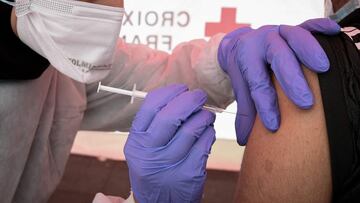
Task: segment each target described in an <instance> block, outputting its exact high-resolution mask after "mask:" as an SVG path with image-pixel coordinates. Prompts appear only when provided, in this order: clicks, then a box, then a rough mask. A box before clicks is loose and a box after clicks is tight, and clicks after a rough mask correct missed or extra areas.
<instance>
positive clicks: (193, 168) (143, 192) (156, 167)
mask: <svg viewBox="0 0 360 203" xmlns="http://www.w3.org/2000/svg"><path fill="white" fill-rule="evenodd" d="M206 99H207V97H206V94H205V93H204V92H203V91H201V90H194V91H188V89H187V87H186V86H185V85H171V86H169V87H165V88H161V89H157V90H155V91H152V92H150V93H149V94H148V95H147V97H146V98H145V100H144V103H143V105H142V106H141V108H140V110H139V112H138V113H137V115H136V117H135V119H134V121H133V124H132V127H131V131H130V135H129V138H128V140H127V142H126V144H125V149H124V152H125V157H126V160H127V164H128V166H129V175H130V183H131V187H132V190H133V192H134V196H135V199H136V200H137V201H138V202H140V203H157V202H200V200H201V197H202V193H203V187H204V182H205V178H206V171H205V170H206V162H207V158H208V154H209V153H210V149H211V146H212V144H213V142H214V141H215V130H214V128H213V123H214V121H215V114H213V113H211V112H209V111H206V110H203V109H202V106H203V105H204V103H205V101H206Z"/></svg>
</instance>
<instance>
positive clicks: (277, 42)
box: [218, 18, 340, 145]
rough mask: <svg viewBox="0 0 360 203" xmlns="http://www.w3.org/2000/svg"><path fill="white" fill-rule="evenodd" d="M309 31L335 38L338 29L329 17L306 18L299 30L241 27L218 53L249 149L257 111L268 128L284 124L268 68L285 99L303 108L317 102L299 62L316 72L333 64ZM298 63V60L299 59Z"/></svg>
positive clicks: (237, 123) (240, 136) (241, 135)
mask: <svg viewBox="0 0 360 203" xmlns="http://www.w3.org/2000/svg"><path fill="white" fill-rule="evenodd" d="M310 32H320V33H323V34H326V35H334V34H337V33H339V32H340V27H339V25H338V24H336V23H335V22H334V21H331V20H330V19H325V18H321V19H313V20H308V21H306V22H304V23H302V24H300V25H298V26H286V25H280V26H263V27H261V28H259V29H255V30H254V29H251V28H240V29H237V30H235V31H233V32H231V33H229V34H227V35H226V36H225V37H224V39H223V40H222V42H221V43H220V46H219V49H218V61H219V64H220V66H221V67H222V69H223V70H224V71H225V72H226V73H227V74H228V75H229V77H230V80H231V83H232V86H233V90H234V93H235V98H236V102H237V116H236V121H235V128H236V135H237V142H238V143H239V144H240V145H245V144H246V143H247V140H248V136H249V133H250V131H251V129H252V126H253V124H254V121H255V116H256V112H257V113H258V114H259V116H260V118H261V120H262V122H263V124H264V125H265V127H266V128H267V129H269V130H271V131H276V130H277V129H278V128H279V125H280V113H279V108H278V102H277V96H276V92H275V89H274V87H273V85H272V82H271V77H270V74H269V69H268V66H269V65H270V68H271V70H272V71H273V73H274V74H275V77H276V79H277V81H278V82H279V83H280V86H281V87H282V89H283V90H284V92H285V94H286V95H287V97H289V98H290V100H291V101H292V102H293V103H294V104H296V105H297V106H298V107H300V108H302V109H308V108H310V107H311V106H312V105H313V103H314V101H313V100H314V98H313V94H312V92H311V90H310V88H309V86H308V84H307V82H306V80H305V78H304V75H303V72H302V69H301V66H300V63H299V61H300V62H301V63H302V64H304V65H305V66H307V67H308V68H310V69H311V70H313V71H315V72H325V71H327V70H328V69H329V66H330V65H329V60H328V58H327V56H326V54H325V52H324V51H323V49H322V48H321V46H320V45H319V43H318V42H317V41H316V39H315V38H314V37H313V36H312V35H311V33H310ZM298 60H299V61H298Z"/></svg>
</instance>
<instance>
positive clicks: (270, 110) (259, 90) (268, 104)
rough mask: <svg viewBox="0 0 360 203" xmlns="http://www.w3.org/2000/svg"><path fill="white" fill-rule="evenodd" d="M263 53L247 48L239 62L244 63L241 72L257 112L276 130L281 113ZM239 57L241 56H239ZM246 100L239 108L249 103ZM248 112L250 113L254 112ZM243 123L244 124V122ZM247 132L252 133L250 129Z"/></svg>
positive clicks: (265, 123) (266, 124) (263, 120)
mask: <svg viewBox="0 0 360 203" xmlns="http://www.w3.org/2000/svg"><path fill="white" fill-rule="evenodd" d="M258 49H263V47H259V48H258ZM263 55H264V54H263V53H262V50H261V51H260V50H256V49H249V50H246V52H244V53H242V54H241V56H242V57H243V58H244V60H243V61H242V62H239V64H242V65H241V67H240V68H241V72H242V74H243V75H244V78H245V81H247V84H248V87H249V90H250V94H251V98H252V99H253V101H254V104H255V108H256V111H257V113H258V114H259V116H260V118H261V120H262V122H263V123H264V125H265V127H266V128H267V129H269V130H271V131H275V130H277V129H278V128H279V125H280V113H279V109H278V103H277V96H276V92H275V89H274V87H273V85H272V83H271V79H270V76H269V72H268V68H267V64H266V61H265V59H264V58H261V56H263ZM256 56H258V57H256ZM238 58H241V57H240V56H239V57H238ZM250 58H252V60H249V59H250ZM242 91H245V90H242ZM237 98H241V95H239V96H238V97H237ZM245 102H246V103H245V104H238V108H244V107H241V105H246V104H247V103H249V101H245ZM245 111H247V110H245ZM247 113H248V114H250V113H252V112H247ZM252 116H254V117H252ZM237 119H244V117H243V116H241V117H239V118H237ZM251 119H253V120H254V119H255V115H251ZM253 120H251V121H247V122H248V123H246V125H249V124H253V122H254V121H253ZM239 122H240V121H239ZM242 125H243V126H244V124H242ZM247 130H250V129H247ZM247 133H250V131H248V132H247ZM244 141H245V140H243V141H242V143H243V142H244ZM246 141H247V140H246Z"/></svg>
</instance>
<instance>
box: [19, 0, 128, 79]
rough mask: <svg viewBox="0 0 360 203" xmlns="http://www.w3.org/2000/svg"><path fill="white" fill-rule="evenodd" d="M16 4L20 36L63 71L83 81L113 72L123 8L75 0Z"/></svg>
mask: <svg viewBox="0 0 360 203" xmlns="http://www.w3.org/2000/svg"><path fill="white" fill-rule="evenodd" d="M15 8H16V15H17V17H18V20H17V31H18V34H19V37H20V39H21V40H22V41H23V42H24V43H25V44H27V45H28V46H29V47H31V48H32V49H33V50H35V51H36V52H37V53H39V54H40V55H42V56H44V57H45V58H47V59H48V60H49V61H50V63H51V64H52V65H53V66H54V67H55V68H56V69H58V70H59V71H60V72H62V73H63V74H65V75H67V76H69V77H71V78H73V79H75V80H77V81H79V82H82V83H91V82H94V81H98V80H100V79H102V78H104V77H105V76H106V75H107V74H108V73H109V71H110V69H111V67H112V64H113V56H114V51H115V45H116V41H117V38H118V36H119V33H120V28H121V23H122V17H123V15H124V10H123V8H117V7H110V6H103V5H98V4H91V3H86V2H81V1H74V0H31V1H30V0H18V1H16V5H15Z"/></svg>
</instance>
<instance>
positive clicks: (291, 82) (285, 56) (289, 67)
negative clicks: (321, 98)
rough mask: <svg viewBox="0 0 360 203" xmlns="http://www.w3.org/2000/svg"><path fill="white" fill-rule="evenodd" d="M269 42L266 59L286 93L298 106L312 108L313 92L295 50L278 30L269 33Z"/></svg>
mask: <svg viewBox="0 0 360 203" xmlns="http://www.w3.org/2000/svg"><path fill="white" fill-rule="evenodd" d="M267 42H268V43H269V44H268V46H267V47H268V49H267V50H266V59H267V61H268V63H270V64H271V68H272V70H273V71H274V74H275V77H276V79H277V81H278V82H279V84H280V86H281V87H282V89H283V90H284V92H285V94H286V95H287V97H288V98H290V100H291V101H292V102H293V103H294V104H296V105H297V106H298V107H300V108H303V109H307V108H310V107H311V106H312V105H313V103H314V98H313V94H312V92H311V90H310V88H309V86H308V84H307V82H306V79H305V76H304V74H303V72H302V69H301V67H300V64H299V62H298V61H297V59H296V57H295V56H294V53H293V51H292V50H291V49H290V48H289V47H288V45H287V44H286V42H285V41H284V40H283V39H282V38H281V37H280V36H279V35H278V33H277V32H272V33H269V35H268V39H267Z"/></svg>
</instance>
